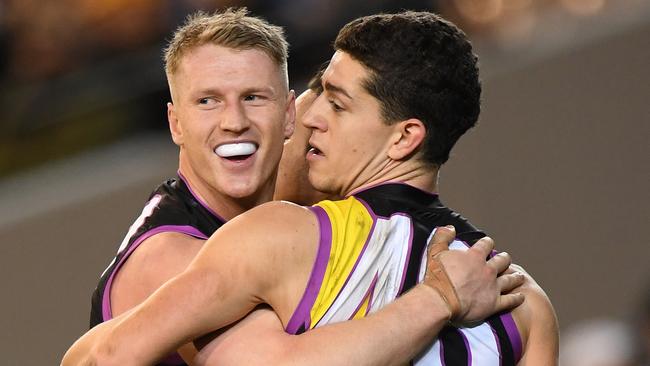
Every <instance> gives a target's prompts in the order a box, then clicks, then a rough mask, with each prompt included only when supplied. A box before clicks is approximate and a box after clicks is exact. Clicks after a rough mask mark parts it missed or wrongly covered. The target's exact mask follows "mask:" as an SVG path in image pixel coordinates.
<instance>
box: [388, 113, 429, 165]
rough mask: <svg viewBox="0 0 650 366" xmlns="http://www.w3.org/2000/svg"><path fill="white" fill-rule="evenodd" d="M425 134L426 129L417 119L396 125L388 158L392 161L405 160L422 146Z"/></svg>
mask: <svg viewBox="0 0 650 366" xmlns="http://www.w3.org/2000/svg"><path fill="white" fill-rule="evenodd" d="M426 134H427V129H426V127H425V126H424V123H422V121H420V120H419V119H416V118H411V119H407V120H405V121H401V122H398V123H396V124H395V133H394V138H393V139H392V141H391V146H390V147H389V149H388V157H389V158H391V159H392V160H404V159H407V158H408V157H409V156H410V155H412V154H414V153H415V152H416V151H418V149H419V148H420V146H422V143H423V142H424V137H425V136H426Z"/></svg>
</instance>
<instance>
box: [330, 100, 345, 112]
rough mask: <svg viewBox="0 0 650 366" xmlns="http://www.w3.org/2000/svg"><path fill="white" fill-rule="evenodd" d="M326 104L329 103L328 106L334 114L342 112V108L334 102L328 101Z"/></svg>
mask: <svg viewBox="0 0 650 366" xmlns="http://www.w3.org/2000/svg"><path fill="white" fill-rule="evenodd" d="M328 102H329V103H330V105H331V106H332V109H333V110H334V111H336V112H340V111H342V110H343V108H342V107H341V106H340V105H338V104H336V102H335V101H333V100H328Z"/></svg>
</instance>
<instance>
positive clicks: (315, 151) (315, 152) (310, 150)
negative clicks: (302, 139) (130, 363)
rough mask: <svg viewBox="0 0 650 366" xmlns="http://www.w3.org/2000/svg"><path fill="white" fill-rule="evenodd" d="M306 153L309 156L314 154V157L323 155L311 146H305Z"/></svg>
mask: <svg viewBox="0 0 650 366" xmlns="http://www.w3.org/2000/svg"><path fill="white" fill-rule="evenodd" d="M307 153H309V154H314V155H321V156H322V155H323V152H322V151H320V150H318V148H316V147H313V146H311V145H307Z"/></svg>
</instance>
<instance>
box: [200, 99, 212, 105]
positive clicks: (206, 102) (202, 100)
mask: <svg viewBox="0 0 650 366" xmlns="http://www.w3.org/2000/svg"><path fill="white" fill-rule="evenodd" d="M208 102H210V99H208V98H201V99H199V104H208Z"/></svg>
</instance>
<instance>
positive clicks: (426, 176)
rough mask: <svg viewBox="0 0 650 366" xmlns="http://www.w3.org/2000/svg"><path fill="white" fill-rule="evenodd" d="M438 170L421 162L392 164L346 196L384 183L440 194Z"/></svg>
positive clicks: (356, 186)
mask: <svg viewBox="0 0 650 366" xmlns="http://www.w3.org/2000/svg"><path fill="white" fill-rule="evenodd" d="M438 171H439V170H438V168H437V167H434V166H430V165H426V164H422V163H419V162H394V161H393V162H391V163H389V164H387V166H386V167H385V168H384V169H381V170H380V172H379V173H377V174H375V175H373V176H372V177H371V178H370V179H367V180H365V181H364V182H363V183H361V184H357V185H355V186H354V187H352V188H350V189H348V190H347V192H346V194H345V195H344V196H349V195H352V194H354V193H356V192H359V191H362V190H364V189H368V188H370V187H372V186H376V185H380V184H384V183H391V182H393V183H404V184H408V185H410V186H413V187H415V188H418V189H420V190H423V191H426V192H430V193H438Z"/></svg>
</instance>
